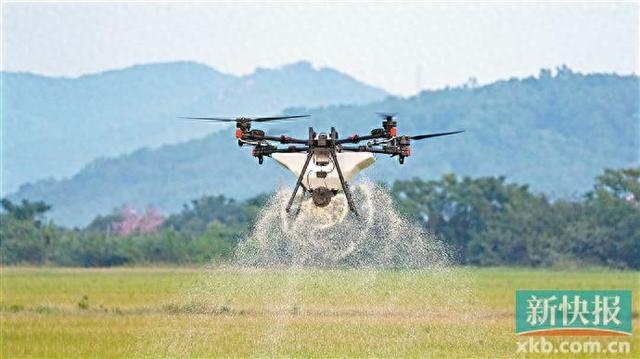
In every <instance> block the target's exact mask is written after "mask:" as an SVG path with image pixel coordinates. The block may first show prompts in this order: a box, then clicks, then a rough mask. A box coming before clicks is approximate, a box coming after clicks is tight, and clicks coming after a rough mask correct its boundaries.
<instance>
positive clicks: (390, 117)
mask: <svg viewBox="0 0 640 359" xmlns="http://www.w3.org/2000/svg"><path fill="white" fill-rule="evenodd" d="M397 114H398V113H397V112H391V113H389V112H376V115H378V116H380V117H382V118H384V119H385V120H393V118H394V117H396V115H397Z"/></svg>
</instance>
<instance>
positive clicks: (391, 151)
mask: <svg viewBox="0 0 640 359" xmlns="http://www.w3.org/2000/svg"><path fill="white" fill-rule="evenodd" d="M340 149H341V150H342V151H343V152H370V153H382V154H386V155H397V154H400V153H399V150H398V148H397V147H394V146H384V147H382V148H376V147H370V146H341V147H340Z"/></svg>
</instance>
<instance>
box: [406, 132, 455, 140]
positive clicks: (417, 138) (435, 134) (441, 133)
mask: <svg viewBox="0 0 640 359" xmlns="http://www.w3.org/2000/svg"><path fill="white" fill-rule="evenodd" d="M462 132H464V131H451V132H440V133H429V134H426V135H416V136H409V138H410V139H412V140H424V139H425V138H431V137H439V136H448V135H455V134H456V133H462Z"/></svg>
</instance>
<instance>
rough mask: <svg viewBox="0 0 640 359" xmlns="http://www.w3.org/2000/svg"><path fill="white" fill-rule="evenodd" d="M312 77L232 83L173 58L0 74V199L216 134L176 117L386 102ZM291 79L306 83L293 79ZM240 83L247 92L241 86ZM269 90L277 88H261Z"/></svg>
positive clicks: (277, 72) (285, 71) (345, 82)
mask: <svg viewBox="0 0 640 359" xmlns="http://www.w3.org/2000/svg"><path fill="white" fill-rule="evenodd" d="M303 64H304V63H303ZM293 70H295V71H296V73H293ZM322 71H323V70H322V69H315V68H313V67H312V66H311V65H310V64H308V63H306V66H298V67H287V66H282V67H280V68H277V69H269V70H266V72H260V75H256V74H257V72H256V73H254V74H249V75H246V76H242V77H239V76H233V75H229V74H224V73H222V72H219V71H217V70H215V69H212V68H210V67H208V66H207V65H204V64H199V63H193V62H188V61H181V62H170V63H155V64H143V65H135V66H132V67H128V68H125V69H119V70H108V71H104V72H100V73H95V74H85V75H82V76H78V77H47V76H43V75H38V74H33V73H27V72H2V79H3V96H2V107H3V114H2V131H3V133H5V134H10V136H5V140H4V142H5V143H4V144H3V146H4V152H5V155H3V157H2V169H3V171H4V180H3V183H2V193H10V192H13V191H15V190H17V188H18V187H19V185H21V184H23V183H26V182H33V181H37V180H39V179H44V178H49V177H53V178H66V177H69V176H72V175H73V174H75V173H77V172H78V171H79V170H80V169H81V168H82V166H84V165H85V164H87V163H89V162H90V161H91V160H93V159H95V158H97V157H101V156H107V157H111V156H118V155H122V154H126V153H129V152H131V151H134V150H136V149H137V148H141V147H152V148H156V147H158V146H160V145H163V144H168V143H179V142H182V141H185V140H189V139H193V138H200V137H203V136H205V135H206V134H207V133H210V132H214V131H215V130H217V129H219V128H220V127H215V126H211V125H208V124H203V123H191V124H189V125H188V126H187V125H185V123H183V122H180V121H177V120H176V117H179V116H194V115H200V114H206V115H212V114H215V115H227V114H237V115H244V114H267V115H269V114H274V113H279V112H281V111H282V110H283V109H285V108H287V107H290V106H298V105H301V106H318V105H326V104H331V103H336V102H345V103H367V102H373V101H378V100H381V99H383V98H385V97H386V96H388V94H387V93H386V92H385V91H383V90H381V89H378V88H374V87H371V86H368V85H366V84H363V83H362V82H359V81H357V80H355V79H353V78H351V77H349V76H348V75H346V74H343V73H340V72H337V71H336V72H335V73H333V75H331V76H328V75H327V74H326V73H324V72H322ZM299 72H302V74H304V76H306V77H305V78H306V81H304V82H301V81H300V80H298V79H297V78H299V77H301V76H302V75H300V73H299ZM263 73H264V74H263ZM265 74H266V76H267V77H266V78H262V77H263V76H265ZM256 76H258V77H260V78H257V77H256ZM329 77H330V78H329ZM247 81H253V85H252V86H250V87H247V86H246V84H245V83H246V82H247ZM270 83H272V84H273V85H274V86H276V85H277V86H279V88H278V90H277V91H276V90H273V91H271V90H270V88H269V85H270ZM7 153H8V154H10V155H6V154H7Z"/></svg>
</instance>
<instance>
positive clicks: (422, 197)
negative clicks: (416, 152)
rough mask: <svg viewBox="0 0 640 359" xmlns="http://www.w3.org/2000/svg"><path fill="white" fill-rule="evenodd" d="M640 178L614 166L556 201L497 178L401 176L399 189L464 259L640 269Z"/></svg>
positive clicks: (404, 204)
mask: <svg viewBox="0 0 640 359" xmlns="http://www.w3.org/2000/svg"><path fill="white" fill-rule="evenodd" d="M639 175H640V169H639V168H631V169H623V170H618V171H614V170H606V171H605V173H604V174H603V175H601V176H599V177H598V179H597V183H596V185H595V190H594V191H593V192H590V193H588V194H587V195H586V196H585V199H583V200H577V201H568V200H556V201H549V200H548V199H547V198H546V197H545V196H542V195H534V194H533V193H531V192H530V191H529V189H528V188H527V187H526V186H520V185H516V184H509V183H506V182H505V179H504V178H495V177H485V178H477V179H471V178H468V177H464V178H462V179H458V178H457V177H456V176H454V175H445V176H443V177H442V179H441V180H439V181H423V180H420V179H413V180H409V181H398V182H396V183H395V184H394V186H393V191H394V193H395V195H396V197H397V198H398V201H399V206H400V208H402V209H403V210H404V211H405V212H406V213H408V214H410V215H412V216H413V217H414V219H417V220H419V221H422V222H423V223H424V225H425V226H426V228H427V229H428V230H430V231H431V232H434V233H436V234H438V235H440V236H441V237H442V238H443V239H444V240H445V241H446V242H447V243H449V244H450V245H452V246H454V247H455V248H456V249H457V252H458V253H460V257H459V258H458V259H459V261H460V262H461V263H467V264H474V265H526V266H552V265H560V266H562V265H606V266H612V267H622V268H624V267H630V268H640V206H639V204H638V200H637V198H638V197H636V194H638V189H639V188H640V187H639V184H640V182H639V180H638V178H639V177H640V176H639Z"/></svg>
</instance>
